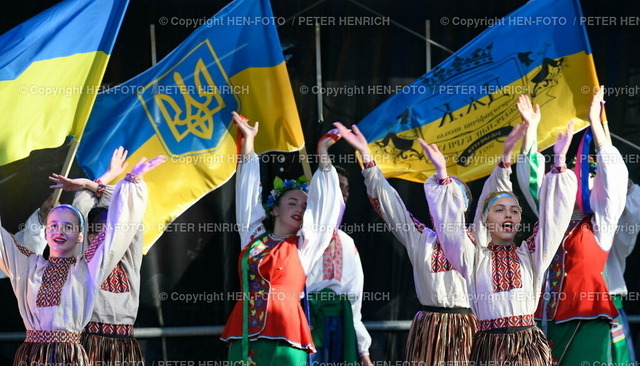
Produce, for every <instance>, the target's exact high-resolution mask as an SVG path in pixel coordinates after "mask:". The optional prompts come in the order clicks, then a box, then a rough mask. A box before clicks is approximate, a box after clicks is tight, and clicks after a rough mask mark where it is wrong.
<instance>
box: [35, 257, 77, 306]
mask: <svg viewBox="0 0 640 366" xmlns="http://www.w3.org/2000/svg"><path fill="white" fill-rule="evenodd" d="M74 263H76V259H75V258H56V257H51V258H49V263H47V266H46V267H45V269H44V273H43V274H42V284H41V285H40V288H39V289H38V295H37V297H36V306H37V307H39V308H46V307H49V306H58V305H60V295H61V292H62V287H63V286H64V284H65V282H67V277H69V269H70V268H71V265H73V264H74Z"/></svg>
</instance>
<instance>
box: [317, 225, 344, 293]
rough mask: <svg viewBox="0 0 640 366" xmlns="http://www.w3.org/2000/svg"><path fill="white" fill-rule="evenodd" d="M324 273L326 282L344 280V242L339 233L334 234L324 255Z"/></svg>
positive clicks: (323, 276)
mask: <svg viewBox="0 0 640 366" xmlns="http://www.w3.org/2000/svg"><path fill="white" fill-rule="evenodd" d="M322 272H323V274H322V278H323V279H324V280H332V279H334V278H335V279H336V280H338V281H340V280H341V279H342V241H340V236H339V235H338V232H337V231H336V232H334V233H333V238H331V243H329V246H328V247H327V249H326V250H325V251H324V253H323V254H322Z"/></svg>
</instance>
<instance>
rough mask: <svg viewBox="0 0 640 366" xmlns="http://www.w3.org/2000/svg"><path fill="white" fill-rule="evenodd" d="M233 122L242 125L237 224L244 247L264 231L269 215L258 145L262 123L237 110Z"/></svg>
mask: <svg viewBox="0 0 640 366" xmlns="http://www.w3.org/2000/svg"><path fill="white" fill-rule="evenodd" d="M232 114H233V121H234V123H235V124H236V125H237V126H238V131H239V132H238V133H239V134H240V136H239V137H238V138H239V139H241V141H242V142H241V152H242V155H241V157H240V161H239V162H238V169H237V171H236V223H237V224H238V227H239V234H240V247H241V248H244V247H245V246H247V245H249V244H251V243H250V241H251V239H252V238H256V237H258V236H260V235H261V234H263V233H264V230H265V228H264V226H263V224H262V221H263V220H264V219H265V218H266V214H265V211H264V207H262V184H261V183H260V161H259V159H258V155H256V153H255V151H254V150H253V148H254V145H253V144H254V140H255V137H256V135H257V134H258V128H259V125H260V123H259V122H256V123H255V125H254V126H250V125H249V119H248V118H245V117H243V116H241V115H239V114H237V113H236V112H233V113H232Z"/></svg>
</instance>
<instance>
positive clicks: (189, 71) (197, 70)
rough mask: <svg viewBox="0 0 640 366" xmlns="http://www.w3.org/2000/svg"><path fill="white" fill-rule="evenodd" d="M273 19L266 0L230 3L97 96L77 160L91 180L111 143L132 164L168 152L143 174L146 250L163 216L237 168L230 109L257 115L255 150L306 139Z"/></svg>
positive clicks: (297, 144)
mask: <svg viewBox="0 0 640 366" xmlns="http://www.w3.org/2000/svg"><path fill="white" fill-rule="evenodd" d="M275 19H276V18H274V17H273V13H272V11H271V6H270V4H269V2H268V1H267V0H237V1H234V2H232V3H231V4H229V5H228V6H226V7H225V8H224V9H222V10H221V11H220V12H219V13H218V14H216V15H215V16H214V17H213V18H210V19H208V20H207V21H206V22H203V23H204V24H203V25H202V26H200V27H199V28H198V29H197V30H196V31H195V32H194V33H193V34H191V36H189V37H188V38H187V39H186V40H185V41H184V42H183V43H182V44H181V45H180V46H178V48H176V49H175V50H173V51H172V52H171V53H170V54H169V55H167V56H166V57H165V58H164V59H163V60H162V61H160V62H159V63H158V64H157V65H155V66H153V67H152V68H151V69H149V70H147V71H145V72H144V73H142V74H140V75H138V76H137V77H135V78H133V79H131V80H129V81H127V82H125V83H124V84H121V85H118V86H116V87H113V88H111V89H109V90H107V91H105V92H103V93H100V95H99V96H98V98H97V100H96V103H95V106H94V108H93V111H92V113H91V117H90V119H89V122H88V123H87V127H86V130H85V133H84V137H83V140H82V142H81V144H80V147H79V149H78V154H77V157H76V158H77V161H78V163H79V164H80V165H81V167H82V168H83V169H84V170H85V172H86V173H87V175H88V176H89V177H97V176H100V175H101V174H102V173H103V172H104V171H106V170H107V168H108V165H109V161H110V158H111V155H112V154H113V150H114V149H115V148H117V147H118V146H124V147H125V148H126V149H128V150H129V160H130V161H132V164H133V163H135V162H137V161H138V160H139V159H140V158H141V157H149V158H151V157H153V156H156V155H158V154H164V155H165V156H167V158H168V162H167V163H165V164H163V165H161V166H160V167H158V168H157V169H154V170H153V171H151V172H149V174H147V175H146V176H145V180H146V181H147V183H148V185H149V192H150V195H149V205H148V207H147V211H146V214H145V220H144V224H145V234H144V235H145V237H144V242H145V249H144V251H145V253H146V252H147V251H148V250H149V248H150V246H151V245H152V244H153V243H154V242H155V241H156V240H157V239H158V237H160V235H162V232H163V231H164V229H165V228H166V226H167V225H168V224H169V223H170V222H171V221H173V220H174V219H175V218H176V217H177V216H179V215H180V214H181V213H182V212H184V211H185V210H186V209H187V208H189V207H190V206H191V205H192V204H194V203H195V202H196V201H197V200H199V199H200V198H201V197H202V196H204V195H205V194H207V193H208V192H210V191H211V190H213V189H215V188H217V187H219V186H220V185H222V184H224V183H225V182H226V181H227V180H229V178H231V176H232V175H233V173H234V172H235V169H236V163H237V151H236V144H235V134H236V127H235V126H233V123H232V117H231V112H233V111H238V112H239V113H241V114H243V115H245V116H246V117H248V118H250V119H251V120H252V121H255V120H257V121H260V138H259V139H257V140H256V152H258V153H260V152H265V151H272V150H278V151H295V150H298V149H300V148H301V147H302V146H303V145H304V139H303V135H302V128H301V126H300V120H299V117H298V112H297V109H296V105H295V101H294V98H293V93H292V91H291V84H290V82H289V76H288V74H287V69H286V66H285V63H284V57H283V55H282V49H281V46H280V41H279V39H278V33H277V31H276V27H275V25H276V24H275V23H276V21H275ZM162 22H164V23H168V24H174V23H175V24H179V19H174V18H164V19H161V23H162ZM174 26H175V25H174Z"/></svg>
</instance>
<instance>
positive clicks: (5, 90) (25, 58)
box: [0, 0, 128, 165]
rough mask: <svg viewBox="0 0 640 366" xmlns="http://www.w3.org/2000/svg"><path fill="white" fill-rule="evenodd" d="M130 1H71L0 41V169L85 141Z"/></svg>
mask: <svg viewBox="0 0 640 366" xmlns="http://www.w3.org/2000/svg"><path fill="white" fill-rule="evenodd" d="M127 5H128V0H91V1H87V0H67V1H63V2H61V3H59V4H57V5H55V6H54V7H52V8H49V9H47V10H45V11H44V12H42V13H40V14H38V15H36V16H35V17H33V18H31V19H29V20H27V21H25V22H24V23H22V24H20V25H18V26H17V27H15V28H13V29H11V30H9V31H7V32H6V33H4V34H3V35H2V36H0V110H1V111H2V117H0V118H1V119H2V121H3V123H2V129H1V130H0V165H3V164H7V163H10V162H13V161H16V160H19V159H22V158H25V157H27V156H28V155H29V153H30V152H31V151H32V150H37V149H44V148H53V147H58V146H60V145H62V144H63V143H64V140H65V139H66V137H67V136H74V137H75V138H79V136H80V135H81V134H82V131H83V129H84V125H85V123H86V121H87V118H88V117H89V113H90V111H91V107H92V105H93V102H94V100H95V97H96V95H97V93H98V91H99V88H100V83H101V82H102V76H103V75H104V71H105V69H106V66H107V62H108V60H109V55H110V54H111V51H112V49H113V45H114V42H115V39H116V36H117V34H118V30H119V29H120V24H121V23H122V19H123V17H124V13H125V10H126V7H127Z"/></svg>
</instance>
